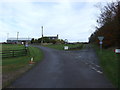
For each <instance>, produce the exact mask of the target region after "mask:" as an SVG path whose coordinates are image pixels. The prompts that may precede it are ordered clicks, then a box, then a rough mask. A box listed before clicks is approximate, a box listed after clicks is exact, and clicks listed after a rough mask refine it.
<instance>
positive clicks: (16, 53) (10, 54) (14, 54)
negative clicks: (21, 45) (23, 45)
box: [0, 49, 27, 58]
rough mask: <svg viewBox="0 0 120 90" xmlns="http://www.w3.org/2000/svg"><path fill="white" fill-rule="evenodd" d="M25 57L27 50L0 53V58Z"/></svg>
mask: <svg viewBox="0 0 120 90" xmlns="http://www.w3.org/2000/svg"><path fill="white" fill-rule="evenodd" d="M25 55H27V49H19V50H2V51H0V56H2V58H8V57H18V56H25Z"/></svg>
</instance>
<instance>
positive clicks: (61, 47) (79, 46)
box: [44, 44, 83, 50]
mask: <svg viewBox="0 0 120 90" xmlns="http://www.w3.org/2000/svg"><path fill="white" fill-rule="evenodd" d="M44 46H45V47H49V48H54V49H57V50H64V46H68V47H69V48H71V49H69V50H80V49H82V47H83V44H52V45H44Z"/></svg>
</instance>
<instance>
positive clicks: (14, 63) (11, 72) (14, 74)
mask: <svg viewBox="0 0 120 90" xmlns="http://www.w3.org/2000/svg"><path fill="white" fill-rule="evenodd" d="M28 50H29V53H28V55H27V56H22V57H14V58H5V59H2V75H3V76H2V79H3V80H2V82H3V86H2V87H3V88H4V87H6V86H8V85H10V83H11V82H13V81H14V80H15V79H16V78H18V77H19V76H21V75H22V74H23V73H24V72H26V71H28V70H29V69H31V68H32V67H33V66H34V65H35V64H37V62H39V61H41V60H42V58H43V52H42V51H41V50H40V49H38V48H36V47H31V46H30V47H28ZM31 57H33V58H34V62H35V64H34V65H29V61H30V59H31Z"/></svg>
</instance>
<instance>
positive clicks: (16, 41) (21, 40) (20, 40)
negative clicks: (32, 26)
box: [7, 38, 31, 44]
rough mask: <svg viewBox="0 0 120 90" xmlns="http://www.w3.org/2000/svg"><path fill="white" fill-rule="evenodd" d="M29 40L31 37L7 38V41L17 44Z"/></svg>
mask: <svg viewBox="0 0 120 90" xmlns="http://www.w3.org/2000/svg"><path fill="white" fill-rule="evenodd" d="M30 41H31V38H18V39H17V38H8V39H7V43H14V44H16V43H18V44H23V43H29V42H30Z"/></svg>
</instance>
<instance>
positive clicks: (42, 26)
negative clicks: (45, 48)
mask: <svg viewBox="0 0 120 90" xmlns="http://www.w3.org/2000/svg"><path fill="white" fill-rule="evenodd" d="M41 29H42V40H41V44H43V26H41Z"/></svg>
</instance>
